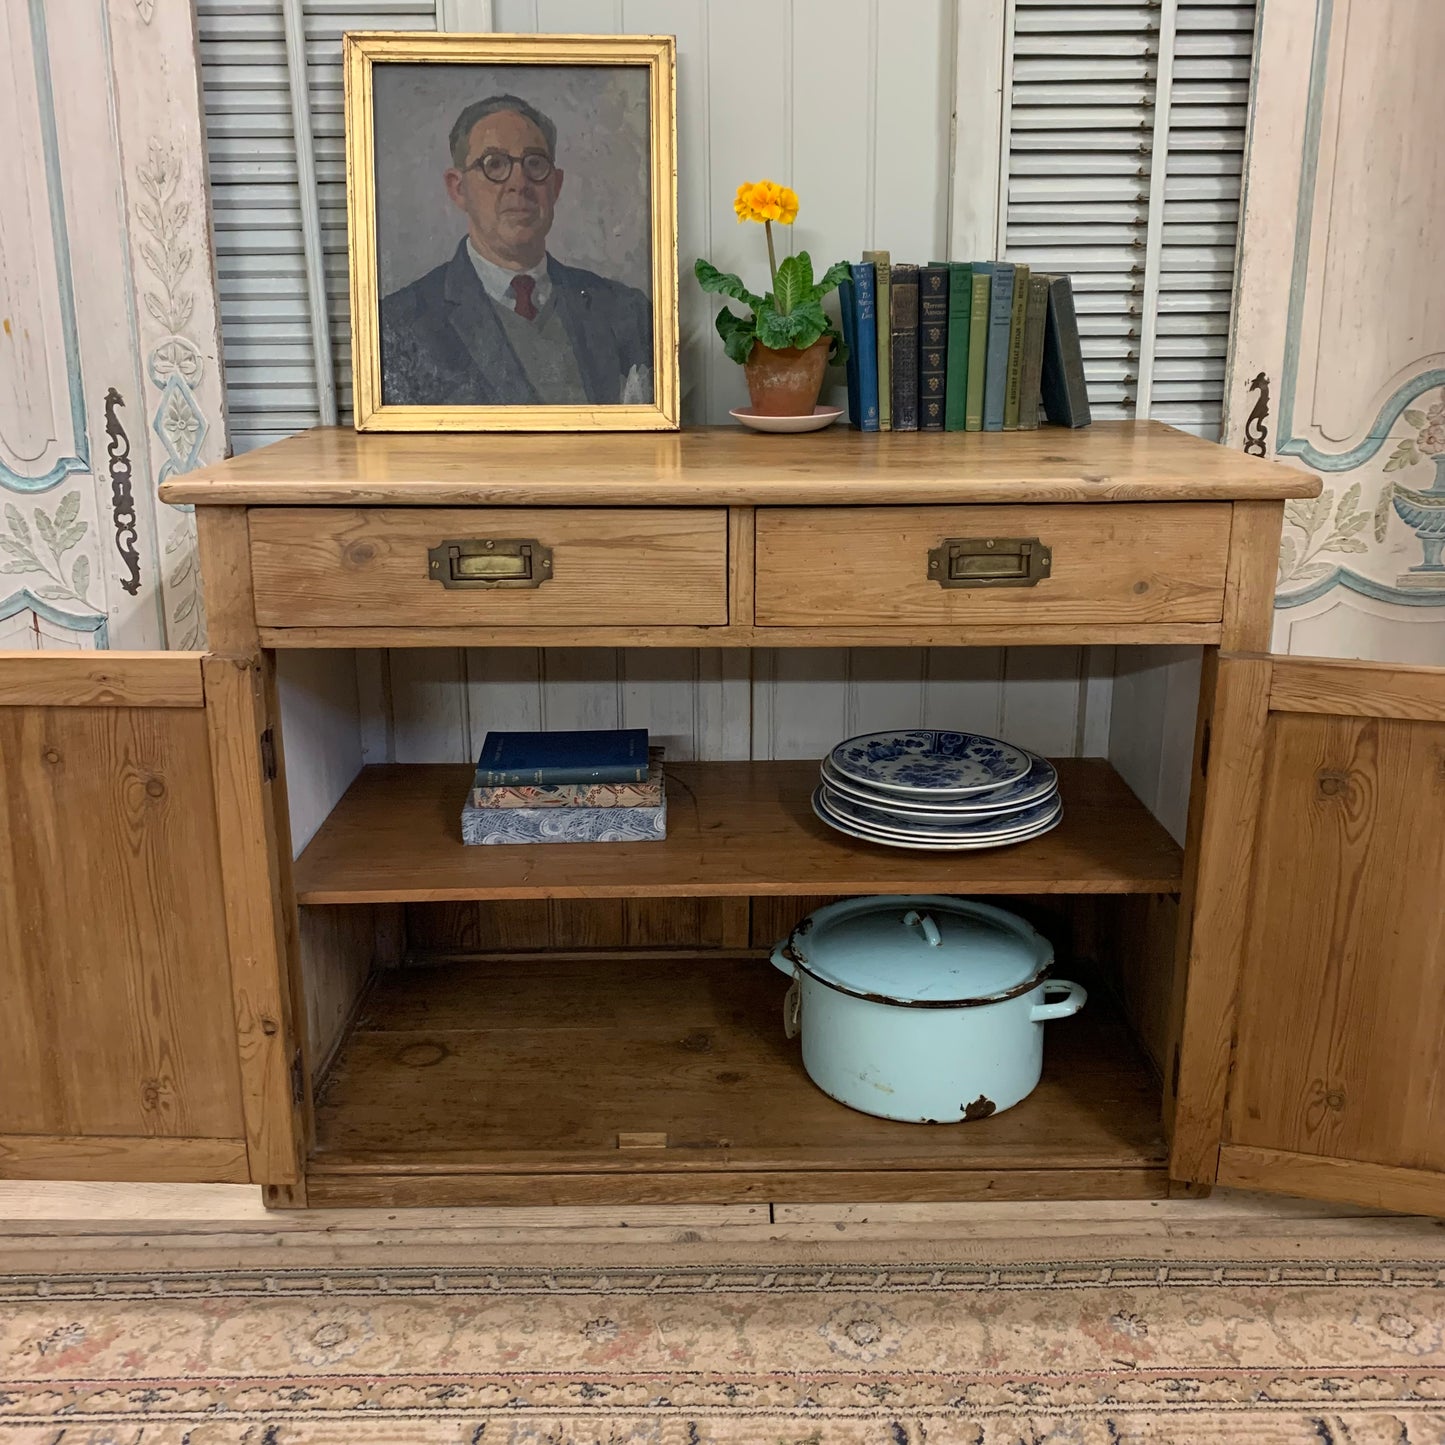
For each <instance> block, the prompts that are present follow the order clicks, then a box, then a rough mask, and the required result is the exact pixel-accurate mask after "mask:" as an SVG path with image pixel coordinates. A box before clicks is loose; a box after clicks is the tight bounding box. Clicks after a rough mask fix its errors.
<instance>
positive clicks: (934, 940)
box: [903, 908, 943, 948]
mask: <svg viewBox="0 0 1445 1445" xmlns="http://www.w3.org/2000/svg"><path fill="white" fill-rule="evenodd" d="M903 926H904V927H905V928H920V929H922V930H923V937H924V938H925V940H927V943H928V946H929V947H930V948H938V947H939V946H940V945H941V944H942V943H943V935H942V934H941V933H940V932H939V931H938V925H937V924H936V923H935V922H934V921H933V919H932V918H931V917H930V916H929V915H928V914H927V913H920V912H919V911H918V910H917V909H916V908H910V909H909V910H908V912H907V913H905V914H904V915H903Z"/></svg>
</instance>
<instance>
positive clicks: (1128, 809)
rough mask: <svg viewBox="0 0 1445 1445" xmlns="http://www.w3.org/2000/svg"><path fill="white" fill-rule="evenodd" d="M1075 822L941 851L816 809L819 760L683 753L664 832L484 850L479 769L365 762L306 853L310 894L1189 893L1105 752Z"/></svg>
mask: <svg viewBox="0 0 1445 1445" xmlns="http://www.w3.org/2000/svg"><path fill="white" fill-rule="evenodd" d="M1055 766H1056V767H1057V768H1058V770H1059V786H1060V789H1061V791H1062V793H1063V798H1064V819H1063V822H1062V823H1061V824H1060V825H1059V827H1057V828H1055V829H1054V831H1053V832H1051V833H1048V834H1045V835H1044V836H1043V837H1042V838H1037V839H1034V840H1033V841H1031V842H1028V843H1022V844H1018V845H1016V846H1013V847H1008V848H998V849H992V850H987V851H984V852H979V853H929V852H914V851H912V850H905V849H894V848H883V847H878V846H874V845H871V844H867V843H860V842H855V841H853V840H852V839H850V838H847V837H845V836H844V835H843V834H841V833H838V832H835V831H834V830H833V829H831V828H828V827H827V826H825V825H824V824H823V823H821V822H819V821H818V820H817V818H815V817H814V816H813V813H812V809H811V807H810V804H809V798H810V797H811V794H812V791H813V788H814V786H815V784H816V781H817V775H818V768H817V764H816V763H815V762H811V761H803V762H739V763H676V764H671V765H669V766H668V769H667V778H668V783H667V788H668V794H667V796H668V836H667V838H666V840H665V841H663V842H659V843H629V844H605V843H566V844H550V843H549V844H537V845H526V844H519V845H508V846H505V847H475V846H472V847H469V846H467V845H464V844H463V843H462V842H461V829H460V822H459V819H460V812H461V806H462V801H463V799H464V798H465V796H466V791H467V788H468V787H469V785H470V782H471V775H472V770H471V769H470V768H469V767H465V766H453V765H449V764H407V765H394V764H386V765H381V766H374V767H369V768H365V769H363V770H362V772H361V773H360V774H359V775H358V777H357V778H356V780H355V782H354V783H353V784H352V785H351V787H350V789H349V790H348V791H347V793H346V794H345V796H344V797H343V798H342V799H341V801H340V802H339V803H338V804H337V806H336V808H335V809H334V810H333V811H332V813H331V815H330V816H329V817H328V818H327V819H326V821H325V822H324V823H323V824H322V826H321V828H320V829H319V831H318V832H317V834H316V836H315V837H314V838H313V839H312V840H311V842H310V844H309V845H308V846H307V848H306V850H305V851H304V852H303V853H302V855H301V857H300V859H299V860H298V861H297V864H296V894H297V899H298V901H299V902H301V903H303V904H342V903H368V902H370V903H414V902H455V901H464V900H469V899H477V900H479V899H506V898H637V897H657V898H667V897H689V898H698V897H739V896H743V895H750V896H761V895H770V894H771V895H799V894H851V893H990V894H1013V893H1175V892H1178V891H1179V888H1180V886H1181V880H1182V872H1183V856H1182V853H1181V850H1180V849H1179V847H1178V846H1177V845H1176V844H1175V843H1174V841H1173V839H1172V838H1170V836H1169V834H1168V833H1167V832H1166V831H1165V830H1164V828H1163V827H1162V826H1161V825H1160V824H1159V823H1158V822H1157V821H1156V820H1155V818H1154V817H1153V816H1152V815H1151V814H1150V813H1149V811H1148V810H1147V809H1146V808H1145V807H1144V806H1143V804H1142V803H1140V802H1139V800H1138V799H1137V798H1136V797H1135V796H1134V794H1133V793H1132V792H1130V790H1129V788H1128V786H1127V785H1126V784H1125V782H1124V780H1123V779H1122V778H1121V777H1120V776H1119V774H1118V773H1116V772H1115V771H1114V769H1113V768H1112V767H1110V766H1109V764H1108V763H1107V762H1104V761H1102V760H1101V759H1094V758H1086V759H1077V758H1073V759H1070V758H1065V759H1059V760H1057V761H1056V764H1055Z"/></svg>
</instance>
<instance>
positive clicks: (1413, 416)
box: [1405, 408, 1425, 428]
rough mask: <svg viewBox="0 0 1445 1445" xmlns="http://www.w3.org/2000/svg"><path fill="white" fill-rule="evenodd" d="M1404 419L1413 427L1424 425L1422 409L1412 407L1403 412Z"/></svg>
mask: <svg viewBox="0 0 1445 1445" xmlns="http://www.w3.org/2000/svg"><path fill="white" fill-rule="evenodd" d="M1405 420H1406V421H1407V422H1409V423H1410V425H1411V426H1413V427H1416V428H1419V427H1423V426H1424V425H1425V413H1424V412H1423V411H1415V410H1414V409H1413V408H1412V409H1411V410H1409V411H1407V412H1406V413H1405Z"/></svg>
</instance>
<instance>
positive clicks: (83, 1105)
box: [0, 658, 244, 1178]
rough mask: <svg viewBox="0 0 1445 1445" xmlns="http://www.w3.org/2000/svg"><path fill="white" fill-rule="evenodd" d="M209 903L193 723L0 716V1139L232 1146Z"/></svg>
mask: <svg viewBox="0 0 1445 1445" xmlns="http://www.w3.org/2000/svg"><path fill="white" fill-rule="evenodd" d="M65 660H66V661H71V659H65ZM74 661H75V662H76V663H77V664H78V670H79V671H81V672H85V671H86V669H87V667H88V661H85V660H81V659H74ZM111 662H112V665H117V666H123V665H124V663H123V661H122V660H119V659H112V660H111ZM176 664H177V670H180V669H182V668H185V667H186V666H187V664H189V666H190V667H191V668H194V667H195V665H196V664H195V659H179V658H178V659H176ZM225 897H226V889H225V886H224V882H223V879H222V870H221V861H220V856H219V852H218V847H217V828H216V809H215V801H214V797H213V793H212V779H211V757H210V745H209V738H208V735H207V718H206V713H205V712H204V711H203V710H201V709H199V708H177V707H167V706H160V707H118V706H105V705H101V706H95V707H89V706H67V707H0V900H3V901H0V995H3V997H4V1000H5V1006H4V1007H3V1008H0V1059H3V1060H4V1065H3V1071H4V1075H5V1083H4V1087H3V1088H0V1134H40V1135H50V1136H61V1137H65V1136H91V1137H93V1136H123V1137H132V1136H142V1137H145V1136H150V1137H157V1138H174V1139H179V1138H186V1137H195V1138H211V1139H234V1138H239V1137H240V1136H241V1135H242V1134H243V1133H244V1129H243V1124H242V1109H241V1099H240V1088H239V1079H238V1073H237V1065H236V1033H235V1023H234V1020H233V1017H232V1011H231V979H230V966H229V958H228V945H227V929H226V916H225V907H224V900H225ZM176 1158H177V1161H178V1168H179V1167H180V1161H182V1160H183V1158H184V1151H183V1150H182V1151H179V1152H178V1153H177V1156H176ZM4 1170H5V1165H4V1163H3V1161H0V1173H3V1172H4ZM153 1177H158V1176H153ZM176 1177H181V1178H194V1177H196V1176H195V1174H194V1173H193V1172H186V1171H182V1172H180V1173H178V1174H177V1176H176ZM228 1177H229V1176H228Z"/></svg>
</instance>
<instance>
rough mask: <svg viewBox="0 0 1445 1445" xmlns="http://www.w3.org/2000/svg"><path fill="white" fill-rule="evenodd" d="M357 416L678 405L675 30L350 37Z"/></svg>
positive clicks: (543, 414)
mask: <svg viewBox="0 0 1445 1445" xmlns="http://www.w3.org/2000/svg"><path fill="white" fill-rule="evenodd" d="M343 63H344V72H345V86H346V193H347V218H348V225H349V231H348V241H349V262H350V283H351V342H352V345H351V368H352V387H353V414H354V423H355V426H356V428H357V430H359V431H420V432H446V431H476V432H486V431H549V432H551V431H568V432H571V431H664V430H675V429H676V427H677V425H678V411H679V381H678V295H677V284H678V280H677V165H676V151H677V119H676V117H677V99H676V71H677V66H676V46H675V41H674V39H673V37H671V36H658V35H642V36H635V35H521V34H488V35H463V34H444V33H443V34H432V33H417V32H401V33H391V32H368V31H363V32H351V33H349V34H347V35H346V36H345V37H344V41H343Z"/></svg>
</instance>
